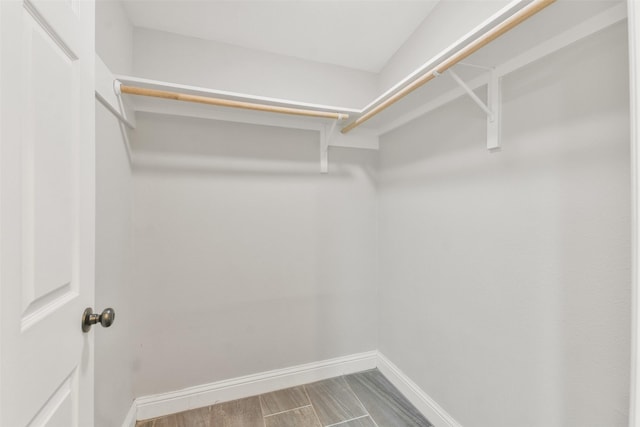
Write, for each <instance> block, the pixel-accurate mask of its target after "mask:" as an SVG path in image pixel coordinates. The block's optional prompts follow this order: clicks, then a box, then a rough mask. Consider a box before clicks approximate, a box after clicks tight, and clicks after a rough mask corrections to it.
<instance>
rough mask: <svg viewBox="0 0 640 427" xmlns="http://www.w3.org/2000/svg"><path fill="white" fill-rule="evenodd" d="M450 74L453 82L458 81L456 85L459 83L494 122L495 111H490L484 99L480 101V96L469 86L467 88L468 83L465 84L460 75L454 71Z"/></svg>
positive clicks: (451, 70) (450, 71)
mask: <svg viewBox="0 0 640 427" xmlns="http://www.w3.org/2000/svg"><path fill="white" fill-rule="evenodd" d="M448 73H449V75H450V76H451V77H453V80H455V81H456V83H458V85H460V87H461V88H462V89H464V91H465V92H467V95H469V97H470V98H471V99H473V100H474V101H475V103H476V104H478V106H479V107H480V108H482V110H483V111H484V112H485V113H487V115H488V116H489V117H490V118H491V120H493V111H491V110H490V109H489V107H487V104H485V103H484V102H482V99H480V98H479V97H478V95H476V93H475V92H474V91H473V90H471V88H470V87H469V86H467V84H466V83H465V82H464V81H463V80H462V79H461V78H460V76H458V75H457V74H456V73H455V72H454V71H453V69H450V70H449V71H448Z"/></svg>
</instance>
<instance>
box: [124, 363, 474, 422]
mask: <svg viewBox="0 0 640 427" xmlns="http://www.w3.org/2000/svg"><path fill="white" fill-rule="evenodd" d="M376 367H377V368H378V369H379V370H380V372H382V374H383V375H384V376H385V377H386V378H387V379H388V380H389V381H390V382H391V383H392V384H393V385H394V386H395V387H396V388H397V389H398V390H400V392H401V393H402V394H403V395H404V396H405V397H406V398H407V399H408V400H409V402H411V403H412V404H413V405H414V406H415V407H416V408H417V409H418V410H419V411H420V412H421V413H422V414H423V415H424V416H425V417H426V418H427V419H428V420H429V421H430V422H431V423H432V424H433V425H434V426H435V427H462V425H461V424H460V423H458V422H457V421H456V420H455V419H454V418H453V417H452V416H451V415H449V414H448V413H447V411H445V410H444V409H443V408H442V407H441V406H440V405H439V404H438V403H437V402H436V401H435V400H433V399H432V398H431V397H430V396H429V395H428V394H427V393H425V392H424V390H422V389H421V388H420V387H418V385H417V384H416V383H414V382H413V381H412V380H411V379H409V377H407V376H406V375H405V374H404V373H403V372H402V371H401V370H400V369H399V368H398V367H397V366H396V365H394V364H393V363H392V362H391V361H390V360H389V359H387V358H386V356H384V355H383V354H382V353H380V352H379V351H369V352H365V353H358V354H353V355H350V356H344V357H338V358H335V359H328V360H323V361H320V362H314V363H307V364H304V365H298V366H293V367H290V368H284V369H276V370H273V371H267V372H262V373H259V374H253V375H247V376H244V377H238V378H233V379H230V380H224V381H217V382H214V383H210V384H202V385H199V386H195V387H189V388H186V389H182V390H177V391H172V392H168V393H161V394H155V395H151V396H143V397H139V398H137V399H136V400H135V402H134V403H133V405H132V406H131V409H130V410H129V413H128V414H127V417H126V418H125V421H124V423H123V425H122V427H134V424H135V420H136V419H139V420H146V419H150V418H156V417H162V416H165V415H170V414H174V413H177V412H182V411H187V410H189V409H195V408H201V407H204V406H209V405H213V404H216V403H219V402H227V401H230V400H235V399H241V398H243V397H248V396H256V395H259V394H262V393H269V392H271V391H275V390H281V389H283V388H289V387H295V386H299V385H302V384H308V383H311V382H314V381H321V380H325V379H328V378H333V377H337V376H341V375H348V374H353V373H356V372H361V371H366V370H368V369H373V368H376Z"/></svg>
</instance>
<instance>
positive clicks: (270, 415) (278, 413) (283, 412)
mask: <svg viewBox="0 0 640 427" xmlns="http://www.w3.org/2000/svg"><path fill="white" fill-rule="evenodd" d="M309 406H311V404H309V405H304V406H298V407H297V408H291V409H287V410H286V411H280V412H275V413H273V414H269V415H264V416H263V417H262V418H269V417H273V416H274V415H280V414H285V413H287V412H291V411H295V410H298V409H302V408H308V407H309Z"/></svg>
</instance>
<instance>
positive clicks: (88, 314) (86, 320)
mask: <svg viewBox="0 0 640 427" xmlns="http://www.w3.org/2000/svg"><path fill="white" fill-rule="evenodd" d="M115 320H116V312H115V311H114V309H113V308H105V309H104V310H102V313H100V314H95V313H94V312H93V309H92V308H91V307H87V308H86V309H85V310H84V313H82V332H89V331H90V330H91V326H92V325H95V324H96V323H100V324H101V325H102V326H103V327H105V328H108V327H109V326H111V325H112V324H113V322H114V321H115Z"/></svg>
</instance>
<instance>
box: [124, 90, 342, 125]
mask: <svg viewBox="0 0 640 427" xmlns="http://www.w3.org/2000/svg"><path fill="white" fill-rule="evenodd" d="M115 87H116V93H118V91H119V92H120V93H128V94H130V95H140V96H151V97H154V98H164V99H173V100H176V101H185V102H197V103H200V104H208V105H217V106H220V107H231V108H242V109H245V110H254V111H266V112H269V113H281V114H293V115H296V116H307V117H316V118H323V119H335V120H345V119H348V118H349V115H348V114H345V113H332V112H327V111H315V110H304V109H300V108H289V107H279V106H276V105H265V104H255V103H251V102H242V101H234V100H231V99H221V98H210V97H206V96H198V95H189V94H186V93H178V92H168V91H164V90H156V89H147V88H142V87H136V86H125V85H123V84H121V83H120V82H117V83H116V85H115Z"/></svg>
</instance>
